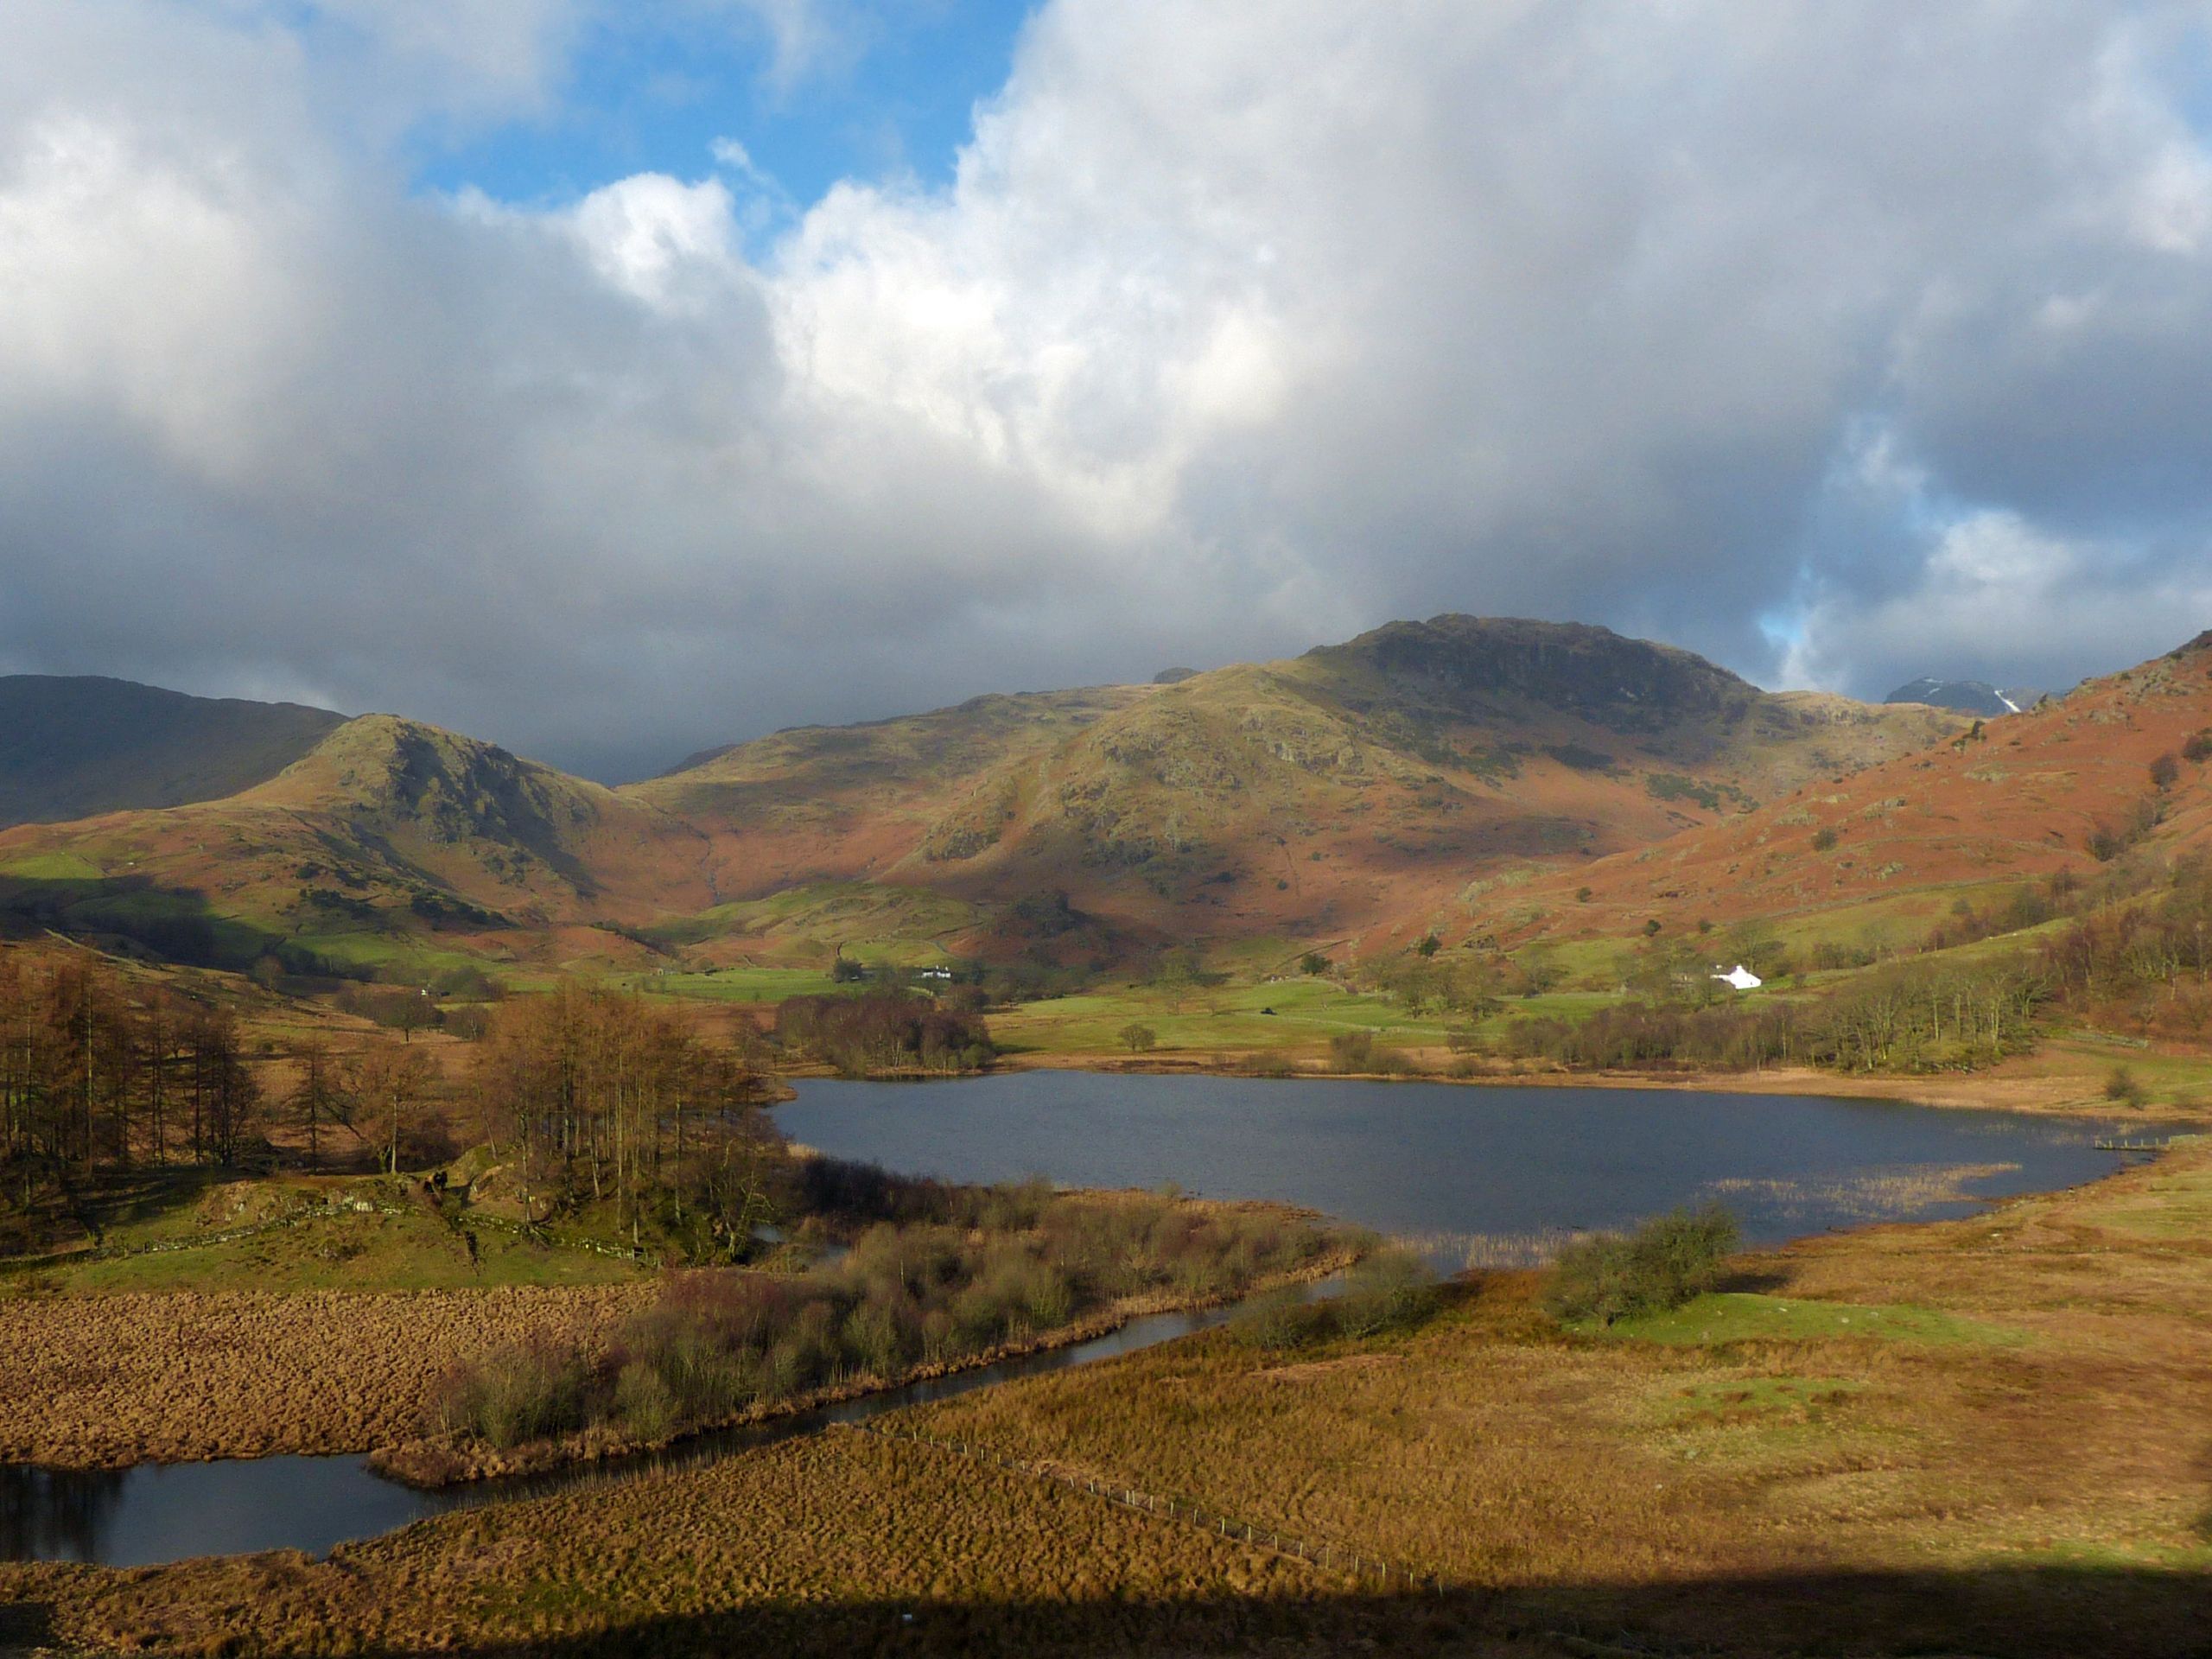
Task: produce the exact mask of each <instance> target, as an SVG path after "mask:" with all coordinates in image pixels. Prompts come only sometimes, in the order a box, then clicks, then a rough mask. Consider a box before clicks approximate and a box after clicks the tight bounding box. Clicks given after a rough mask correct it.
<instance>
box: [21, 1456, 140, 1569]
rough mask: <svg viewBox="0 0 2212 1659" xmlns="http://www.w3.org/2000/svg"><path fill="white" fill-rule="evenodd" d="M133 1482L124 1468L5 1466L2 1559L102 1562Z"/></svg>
mask: <svg viewBox="0 0 2212 1659" xmlns="http://www.w3.org/2000/svg"><path fill="white" fill-rule="evenodd" d="M128 1478H129V1477H128V1476H126V1475H125V1474H124V1471H121V1470H119V1469H40V1468H35V1467H29V1466H26V1465H22V1464H0V1558H4V1559H6V1560H11V1561H20V1560H60V1561H91V1560H99V1545H100V1540H101V1539H102V1538H103V1537H104V1536H105V1534H106V1532H107V1530H108V1523H109V1522H110V1521H111V1520H112V1518H113V1517H114V1515H115V1511H116V1509H117V1507H118V1505H120V1504H121V1503H122V1502H123V1487H124V1481H125V1480H126V1479H128Z"/></svg>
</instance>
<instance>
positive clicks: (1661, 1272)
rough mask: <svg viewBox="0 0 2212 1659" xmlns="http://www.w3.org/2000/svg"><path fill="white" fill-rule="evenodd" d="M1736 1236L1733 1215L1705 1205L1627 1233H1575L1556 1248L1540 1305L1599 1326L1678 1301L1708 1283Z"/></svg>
mask: <svg viewBox="0 0 2212 1659" xmlns="http://www.w3.org/2000/svg"><path fill="white" fill-rule="evenodd" d="M1737 1236H1738V1234H1737V1228H1736V1218H1735V1217H1733V1216H1732V1215H1730V1214H1729V1213H1728V1211H1726V1209H1725V1208H1724V1207H1723V1206H1721V1205H1717V1204H1708V1205H1701V1206H1700V1207H1699V1208H1697V1209H1694V1210H1691V1209H1681V1210H1675V1211H1670V1212H1669V1214H1666V1215H1663V1216H1656V1217H1653V1218H1652V1219H1651V1220H1649V1221H1647V1222H1645V1223H1644V1224H1643V1225H1642V1226H1640V1227H1638V1228H1637V1230H1635V1231H1634V1232H1632V1233H1628V1234H1619V1233H1606V1234H1601V1235H1599V1236H1597V1237H1595V1238H1586V1239H1582V1240H1580V1241H1578V1242H1577V1243H1573V1244H1570V1245H1568V1246H1567V1248H1566V1249H1563V1250H1561V1251H1560V1254H1559V1261H1558V1262H1557V1263H1556V1265H1554V1268H1552V1273H1551V1279H1550V1281H1549V1282H1548V1285H1547V1286H1546V1287H1545V1291H1544V1306H1545V1307H1546V1308H1547V1309H1548V1311H1549V1312H1550V1313H1552V1315H1553V1316H1554V1318H1556V1319H1562V1320H1566V1321H1568V1322H1579V1321H1581V1320H1586V1319H1595V1320H1596V1321H1597V1322H1598V1323H1599V1324H1600V1325H1611V1324H1613V1323H1614V1322H1615V1321H1616V1320H1618V1319H1630V1318H1633V1317H1634V1316H1635V1315H1637V1314H1639V1313H1663V1312H1665V1311H1666V1310H1667V1309H1669V1308H1674V1307H1680V1306H1681V1305H1682V1304H1683V1303H1685V1302H1687V1301H1688V1300H1691V1299H1692V1298H1693V1297H1696V1296H1700V1295H1702V1294H1705V1293H1706V1292H1707V1291H1708V1290H1711V1289H1712V1288H1713V1285H1714V1283H1715V1282H1716V1281H1718V1279H1719V1273H1720V1264H1721V1263H1722V1262H1724V1261H1726V1259H1727V1256H1728V1254H1729V1252H1730V1251H1732V1250H1733V1249H1735V1248H1736V1241H1737Z"/></svg>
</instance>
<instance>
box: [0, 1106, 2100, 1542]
mask: <svg viewBox="0 0 2212 1659" xmlns="http://www.w3.org/2000/svg"><path fill="white" fill-rule="evenodd" d="M797 1088H798V1098H797V1099H796V1100H793V1101H791V1102H789V1103H786V1104H785V1105H782V1106H779V1108H777V1109H776V1116H777V1119H778V1121H779V1122H780V1123H781V1125H782V1126H783V1128H784V1130H785V1133H786V1134H787V1135H790V1136H791V1138H792V1139H794V1140H796V1141H802V1142H804V1143H805V1144H806V1145H809V1146H811V1147H817V1148H819V1149H820V1150H821V1151H823V1152H825V1153H829V1154H833V1155H835V1156H838V1157H844V1158H857V1159H864V1160H869V1161H872V1162H875V1163H880V1164H882V1165H883V1166H886V1167H887V1168H890V1169H894V1170H899V1171H902V1172H906V1173H916V1174H933V1175H938V1176H942V1177H944V1178H946V1179H953V1180H961V1181H1001V1180H1014V1179H1022V1178H1024V1177H1026V1176H1029V1175H1033V1174H1042V1175H1045V1176H1047V1177H1049V1178H1051V1179H1054V1180H1057V1181H1060V1182H1064V1183H1066V1184H1068V1185H1080V1186H1143V1187H1157V1186H1159V1185H1162V1184H1164V1183H1166V1182H1169V1181H1173V1182H1176V1183H1177V1184H1179V1185H1180V1186H1181V1187H1182V1188H1183V1189H1184V1191H1185V1192H1191V1193H1193V1194H1197V1195H1200V1196H1205V1197H1209V1198H1276V1199H1282V1200H1286V1201H1287V1202H1290V1203H1293V1204H1298V1205H1306V1206H1307V1207H1310V1208H1312V1209H1315V1210H1319V1211H1325V1212H1327V1213H1328V1214H1330V1215H1332V1216H1336V1217H1340V1218H1342V1219H1344V1220H1346V1221H1351V1222H1354V1223H1357V1224H1361V1225H1363V1226H1367V1227H1371V1228H1373V1229H1375V1230H1377V1231H1380V1232H1385V1233H1389V1234H1393V1235H1397V1236H1408V1237H1411V1238H1413V1239H1414V1240H1415V1241H1416V1242H1417V1243H1419V1244H1420V1246H1421V1248H1422V1249H1425V1250H1427V1252H1428V1253H1429V1254H1430V1255H1431V1256H1432V1257H1433V1259H1435V1260H1437V1261H1438V1262H1439V1263H1440V1265H1442V1266H1445V1267H1447V1268H1452V1267H1457V1266H1459V1265H1460V1264H1461V1263H1462V1262H1465V1261H1466V1260H1468V1259H1469V1258H1470V1255H1475V1256H1476V1257H1477V1258H1478V1259H1482V1260H1493V1261H1503V1260H1510V1259H1513V1258H1514V1257H1515V1256H1516V1254H1524V1255H1532V1254H1533V1253H1534V1252H1535V1250H1536V1249H1541V1246H1542V1245H1543V1244H1544V1243H1546V1242H1548V1240H1549V1239H1551V1238H1553V1237H1555V1236H1556V1235H1558V1234H1559V1233H1560V1232H1562V1231H1567V1230H1576V1229H1581V1228H1596V1227H1611V1226H1618V1225H1622V1224H1626V1223H1629V1222H1632V1221H1634V1220H1636V1219H1637V1217H1642V1216H1646V1215H1649V1214H1651V1213H1653V1212H1655V1211H1661V1210H1665V1209H1669V1208H1670V1207H1672V1206H1673V1205H1677V1204H1681V1203H1684V1202H1694V1201H1696V1200H1699V1199H1702V1198H1721V1199H1723V1200H1725V1201H1726V1203H1727V1204H1728V1205H1729V1206H1730V1207H1731V1208H1732V1210H1733V1211H1735V1213H1736V1214H1737V1216H1738V1219H1739V1220H1740V1221H1741V1222H1742V1223H1743V1225H1744V1230H1745V1236H1746V1237H1747V1238H1748V1239H1749V1240H1751V1241H1752V1242H1754V1243H1772V1242H1776V1241H1778V1240H1782V1239H1785V1238H1789V1237H1792V1236H1802V1235H1803V1234H1806V1233H1812V1232H1818V1231H1821V1230H1825V1229H1827V1228H1831V1227H1836V1226H1843V1225H1849V1224H1857V1223H1860V1222H1865V1221H1869V1220H1878V1219H1885V1218H1895V1217H1907V1216H1910V1217H1936V1216H1947V1215H1957V1214H1961V1213H1966V1212H1968V1211H1971V1210H1972V1209H1973V1208H1974V1205H1975V1203H1976V1202H1977V1201H1979V1200H1980V1199H1985V1198H1999V1197H2003V1196H2005V1195H2007V1194H2010V1193H2017V1192H2037V1191H2046V1190H2049V1189H2050V1188H2054V1187H2059V1186H2065V1185H2073V1184H2075V1183H2078V1182H2081V1181H2085V1180H2089V1179H2094V1178H2095V1177H2097V1176H2099V1175H2101V1174H2104V1173H2107V1172H2108V1171H2110V1170H2111V1169H2113V1168H2114V1167H2115V1166H2117V1165H2118V1163H2119V1162H2120V1157H2119V1155H2117V1154H2111V1153H2102V1152H2098V1151H2097V1150H2095V1149H2094V1146H2093V1145H2092V1142H2093V1141H2094V1139H2095V1138H2096V1136H2097V1135H2098V1134H2099V1133H2100V1132H2102V1131H2103V1130H2105V1129H2106V1128H2107V1126H2104V1125H2101V1124H2097V1123H2093V1122H2087V1121H2065V1120H2057V1119H2049V1118H2027V1117H2019V1116H2011V1115H2008V1114H2005V1113H2002V1112H1980V1111H1954V1110H1939V1109H1935V1108H1930V1107H1924V1106H1912V1105H1904V1104H1898V1103H1891V1102H1882V1101H1864V1100H1839V1099H1829V1098H1823V1097H1819V1096H1758V1095H1730V1094H1713V1093H1704V1092H1696V1091H1689V1090H1681V1091H1677V1090H1621V1089H1492V1088H1465V1087H1459V1086H1455V1085H1449V1084H1410V1083H1406V1084H1392V1083H1364V1082H1354V1081H1351V1080H1346V1079H1334V1078H1302V1079H1296V1080H1291V1081H1281V1082H1278V1081H1271V1080H1260V1079H1252V1078H1237V1077H1187V1076H1186V1077H1142V1076H1137V1077H1122V1076H1105V1075H1101V1074H1097V1073H1091V1072H1079V1071H1031V1072H1013V1073H1006V1074H1001V1075H997V1076H992V1077H980V1078H974V1079H969V1080H965V1081H961V1082H957V1083H943V1084H863V1083H842V1082H835V1081H829V1080H809V1081H805V1082H802V1083H800V1084H798V1085H797ZM1223 1317H1224V1315H1223V1314H1222V1313H1219V1312H1213V1313H1193V1314H1167V1315H1161V1316H1159V1317H1157V1318H1154V1319H1142V1320H1138V1321H1135V1322H1134V1323H1132V1324H1131V1325H1128V1326H1126V1327H1124V1328H1123V1329H1122V1331H1120V1332H1115V1333H1113V1334H1112V1335H1110V1336H1107V1337H1103V1338H1099V1339H1098V1340H1097V1341H1096V1342H1091V1343H1085V1344H1081V1345H1080V1346H1077V1347H1072V1348H1068V1349H1063V1350H1060V1351H1057V1352H1053V1353H1047V1354H1039V1355H1033V1356H1030V1357H1025V1358H1022V1359H1018V1360H1014V1361H1009V1362H1007V1363H1004V1364H1001V1365H996V1366H991V1367H987V1368H982V1369H979V1370H974V1371H969V1372H963V1373H960V1374H958V1375H957V1376H950V1377H944V1378H938V1379H935V1380H933V1381H931V1382H928V1383H920V1384H917V1385H916V1386H914V1387H913V1388H911V1389H899V1390H893V1391H892V1392H889V1393H887V1394H883V1395H874V1396H871V1397H870V1398H868V1399H866V1400H860V1401H852V1402H844V1403H842V1404H840V1405H837V1406H835V1407H831V1408H827V1409H825V1410H823V1411H821V1412H817V1413H812V1414H808V1415H806V1416H804V1417H798V1418H792V1419H788V1420H785V1421H781V1422H779V1423H775V1424H772V1425H769V1426H766V1427H761V1428H755V1429H747V1430H738V1431H732V1432H730V1433H724V1434H717V1435H709V1436H705V1437H702V1438H701V1439H699V1440H693V1441H690V1442H687V1443H685V1444H684V1445H683V1446H679V1447H677V1448H676V1449H674V1450H673V1451H671V1452H667V1453H664V1454H662V1455H660V1456H658V1457H654V1458H651V1459H638V1460H633V1461H632V1462H630V1463H628V1464H626V1465H615V1466H613V1467H612V1468H608V1467H598V1468H591V1469H586V1470H581V1471H570V1472H568V1473H558V1474H553V1475H548V1476H543V1477H538V1478H531V1479H525V1480H519V1481H511V1482H496V1483H486V1484H479V1485H474V1486H469V1487H464V1488H460V1489H455V1490H453V1491H443V1492H435V1493H422V1492H415V1491H410V1490H408V1489H406V1488H404V1487H402V1486H399V1485H397V1484H392V1483H391V1482H388V1481H385V1480H382V1479H380V1478H378V1477H377V1476H375V1475H373V1474H372V1473H371V1472H370V1471H369V1470H368V1467H367V1465H366V1463H365V1460H364V1459H360V1458H356V1457H315V1458H308V1457H270V1458H262V1459H251V1460H242V1461H231V1462H218V1463H200V1464H181V1465H169V1466H162V1465H140V1466H139V1467H137V1468H135V1469H129V1470H120V1471H68V1470H54V1469H42V1468H39V1467H36V1466H33V1465H0V1559H8V1560H84V1561H99V1562H103V1563H105V1564H108V1565H111V1566H118V1567H133V1566H144V1565H150V1564H154V1563H158V1562H162V1561H168V1560H178V1559H181V1558H182V1557H184V1556H188V1555H205V1554H231V1553H238V1552H244V1551H248V1550H260V1549H275V1548H293V1549H302V1550H306V1551H307V1552H308V1553H309V1554H315V1555H321V1554H327V1553H328V1551H329V1550H330V1549H331V1548H334V1546H336V1545H338V1544H340V1543H343V1542H346V1541H350V1540H353V1539H359V1538H365V1537H371V1536H373V1535H376V1534H378V1533H380V1532H385V1531H388V1530H390V1529H392V1528H394V1527H398V1526H402V1525H404V1524H405V1523H407V1522H410V1521H413V1520H417V1519H420V1518H422V1517H423V1516H430V1515H435V1514H438V1513H440V1512H442V1511H443V1510H450V1509H454V1508H459V1507H466V1506H468V1505H472V1504H477V1503H499V1502H505V1501H509V1500H512V1499H514V1498H518V1497H531V1496H534V1495H536V1494H537V1493H541V1492H544V1491H554V1490H557V1489H560V1488H562V1487H566V1486H571V1485H575V1484H580V1483H588V1482H591V1481H597V1480H606V1479H610V1478H628V1477H629V1476H632V1475H634V1474H635V1473H637V1472H639V1471H640V1470H642V1469H652V1468H664V1467H670V1466H676V1467H688V1466H691V1465H697V1464H700V1463H703V1462H707V1461H710V1460H712V1459H715V1458H720V1457H727V1456H729V1455H732V1454H733V1453H734V1452H741V1451H743V1450H745V1449H747V1448H748V1447H753V1446H760V1445H764V1444H766V1443H768V1442H770V1441H772V1440H779V1439H783V1438H785V1437H787V1436H790V1435H792V1434H799V1433H812V1432H814V1431H816V1430H817V1429H819V1428H822V1427H825V1426H827V1425H829V1424H831V1423H835V1422H838V1421H853V1420H856V1419H859V1418H862V1417H866V1416H870V1415H874V1414H876V1413H879V1412H882V1411H887V1410H893V1409H896V1408H899V1407H900V1406H904V1405H908V1404H913V1403H918V1402H923V1401H926V1400H930V1399H937V1398H942V1397H944V1396H945V1395H948V1394H952V1393H959V1392H964V1391H966V1390H967V1389H975V1388H984V1387H988V1386H990V1385H992V1384H993V1383H999V1382H1003V1381H1006V1380H1007V1379H1009V1378H1011V1377H1015V1376H1028V1375H1033V1374H1034V1373H1036V1372H1039V1371H1043V1370H1057V1369H1059V1368H1061V1367H1064V1366H1067V1365H1076V1364H1084V1363H1090V1362H1091V1361H1093V1360H1096V1359H1102V1358H1106V1357H1111V1356H1112V1355H1115V1354H1118V1353H1127V1352H1129V1351H1133V1350H1135V1349H1136V1348H1140V1347H1143V1346H1146V1345H1148V1344H1152V1343H1154V1342H1162V1341H1166V1340H1168V1339H1169V1338H1173V1337H1176V1336H1181V1335H1185V1334H1188V1333H1189V1332H1193V1331H1197V1330H1200V1329H1203V1328H1205V1327H1206V1326H1208V1325H1212V1324H1215V1323H1217V1322H1218V1321H1219V1319H1221V1318H1223Z"/></svg>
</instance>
